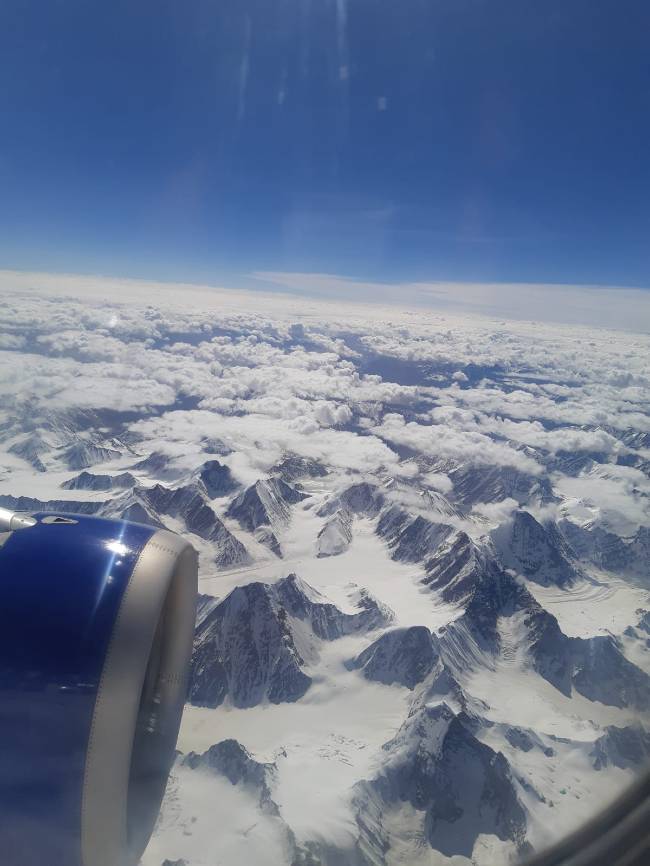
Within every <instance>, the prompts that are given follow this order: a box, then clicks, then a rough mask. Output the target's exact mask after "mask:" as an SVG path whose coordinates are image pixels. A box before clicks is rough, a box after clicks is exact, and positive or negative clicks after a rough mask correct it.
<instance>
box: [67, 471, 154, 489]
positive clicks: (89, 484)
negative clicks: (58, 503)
mask: <svg viewBox="0 0 650 866" xmlns="http://www.w3.org/2000/svg"><path fill="white" fill-rule="evenodd" d="M137 483H138V480H137V478H135V476H133V475H131V473H130V472H122V473H121V474H119V475H95V474H93V473H92V472H86V471H84V472H81V473H80V474H79V475H76V476H75V477H74V478H70V479H69V481H64V482H63V484H62V485H61V487H62V488H63V490H124V489H128V488H131V487H135V486H136V485H137Z"/></svg>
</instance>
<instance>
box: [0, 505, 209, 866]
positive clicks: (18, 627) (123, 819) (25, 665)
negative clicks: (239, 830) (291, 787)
mask: <svg viewBox="0 0 650 866" xmlns="http://www.w3.org/2000/svg"><path fill="white" fill-rule="evenodd" d="M196 594H197V557H196V553H195V551H194V549H193V548H192V547H191V545H189V544H188V543H187V542H186V541H184V540H183V539H181V538H180V537H179V536H177V535H175V534H174V533H172V532H169V531H167V530H165V529H157V528H155V527H152V526H143V525H140V524H135V523H129V522H126V521H123V520H103V519H98V518H93V517H87V516H83V515H70V514H52V513H47V514H19V513H15V512H10V511H6V510H4V509H0V858H1V859H2V862H3V863H7V864H20V866H135V864H137V863H138V861H139V859H140V857H141V855H142V852H143V851H144V849H145V847H146V845H147V842H148V840H149V837H150V835H151V832H152V830H153V827H154V825H155V822H156V818H157V815H158V811H159V808H160V804H161V801H162V797H163V794H164V791H165V786H166V782H167V777H168V774H169V770H170V768H171V765H172V763H173V761H174V757H175V749H176V740H177V736H178V731H179V726H180V720H181V715H182V712H183V705H184V701H185V696H186V689H187V682H188V673H189V662H190V656H191V651H192V636H193V630H194V618H195V608H196Z"/></svg>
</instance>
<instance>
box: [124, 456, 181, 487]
mask: <svg viewBox="0 0 650 866" xmlns="http://www.w3.org/2000/svg"><path fill="white" fill-rule="evenodd" d="M172 463H173V461H172V458H171V457H169V456H168V455H167V454H164V453H163V452H162V451H154V452H152V453H151V454H150V455H149V456H148V457H145V458H144V459H143V460H139V461H138V462H137V463H135V464H134V465H133V469H137V470H139V471H140V472H146V473H148V474H149V475H153V476H154V477H155V478H164V479H166V480H173V479H174V478H178V477H179V475H180V473H179V472H178V470H176V469H175V468H174V467H173V465H172Z"/></svg>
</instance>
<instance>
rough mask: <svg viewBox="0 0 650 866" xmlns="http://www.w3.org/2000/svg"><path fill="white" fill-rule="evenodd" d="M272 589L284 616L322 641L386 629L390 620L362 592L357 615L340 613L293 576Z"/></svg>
mask: <svg viewBox="0 0 650 866" xmlns="http://www.w3.org/2000/svg"><path fill="white" fill-rule="evenodd" d="M273 589H274V591H275V594H276V596H277V598H278V599H279V601H280V602H281V603H282V605H284V607H285V609H286V610H287V612H288V613H289V614H291V616H293V617H295V618H296V619H299V620H301V621H302V622H307V623H308V624H309V626H310V628H311V629H312V631H313V632H314V634H315V635H317V637H319V638H322V639H323V640H335V639H336V638H338V637H343V636H344V635H348V634H355V633H356V632H362V631H371V630H372V629H375V628H381V627H382V626H385V625H388V624H389V623H390V622H391V620H392V616H393V615H392V612H391V611H390V610H389V609H388V608H387V607H385V606H384V605H381V604H379V603H378V602H377V601H376V600H375V599H374V598H372V596H370V595H369V594H368V593H367V592H365V591H362V592H361V593H360V594H359V598H358V599H357V606H358V608H359V610H358V612H357V613H344V612H343V611H341V610H339V608H338V607H336V605H334V604H332V603H331V602H329V601H327V600H326V599H325V598H323V596H322V595H321V594H320V593H319V592H317V591H316V590H315V589H313V588H312V587H311V586H309V585H308V584H306V583H305V582H304V581H303V580H301V579H300V578H299V577H297V576H296V575H295V574H290V575H288V577H285V578H284V579H283V580H279V581H278V582H277V583H276V584H274V585H273Z"/></svg>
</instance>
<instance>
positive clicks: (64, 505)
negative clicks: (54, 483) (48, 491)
mask: <svg viewBox="0 0 650 866" xmlns="http://www.w3.org/2000/svg"><path fill="white" fill-rule="evenodd" d="M0 506H1V507H2V508H9V509H11V510H12V511H29V512H33V513H36V512H38V511H59V512H64V513H65V512H67V513H68V514H102V513H103V509H104V508H105V507H106V503H105V502H78V501H75V500H72V499H47V500H42V499H34V498H33V497H32V496H9V495H5V494H3V495H0Z"/></svg>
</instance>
